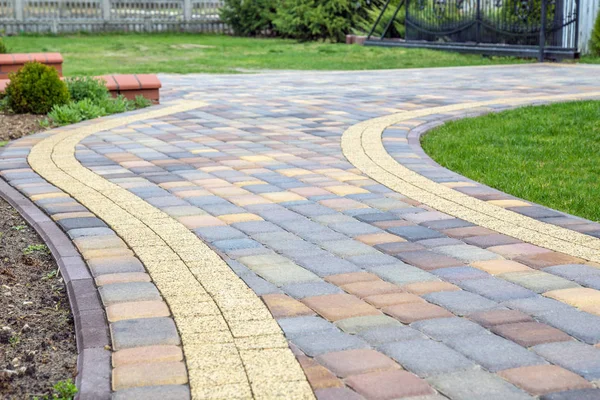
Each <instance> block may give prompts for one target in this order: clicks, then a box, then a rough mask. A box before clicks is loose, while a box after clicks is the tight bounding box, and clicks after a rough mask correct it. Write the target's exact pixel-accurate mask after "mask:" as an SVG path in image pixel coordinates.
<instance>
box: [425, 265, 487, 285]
mask: <svg viewBox="0 0 600 400" xmlns="http://www.w3.org/2000/svg"><path fill="white" fill-rule="evenodd" d="M431 273H432V274H435V275H437V276H439V277H440V278H442V279H444V280H446V281H449V282H452V283H458V282H461V281H464V280H467V279H482V278H489V277H490V276H491V275H490V274H488V273H487V272H484V271H481V270H479V269H477V268H473V267H448V268H438V269H436V270H433V271H431Z"/></svg>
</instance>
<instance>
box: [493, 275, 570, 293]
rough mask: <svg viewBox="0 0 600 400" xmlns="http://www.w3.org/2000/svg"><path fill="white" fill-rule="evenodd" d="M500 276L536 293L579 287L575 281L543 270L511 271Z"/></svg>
mask: <svg viewBox="0 0 600 400" xmlns="http://www.w3.org/2000/svg"><path fill="white" fill-rule="evenodd" d="M499 277H500V278H502V279H505V280H507V281H509V282H512V283H515V284H517V285H520V286H523V287H525V288H527V289H529V290H532V291H534V292H536V293H544V292H548V291H550V290H560V289H568V288H574V287H579V285H578V284H577V283H575V282H571V281H570V280H567V279H564V278H561V277H558V276H555V275H552V274H549V273H544V272H541V271H535V272H510V273H506V274H502V275H500V276H499Z"/></svg>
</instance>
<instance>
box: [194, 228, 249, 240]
mask: <svg viewBox="0 0 600 400" xmlns="http://www.w3.org/2000/svg"><path fill="white" fill-rule="evenodd" d="M194 233H196V235H198V236H199V237H200V238H201V239H204V240H205V241H207V242H214V241H217V240H225V239H229V240H231V239H243V238H245V237H246V235H244V233H242V232H240V231H238V230H237V229H234V228H232V227H230V226H211V227H208V228H197V229H194Z"/></svg>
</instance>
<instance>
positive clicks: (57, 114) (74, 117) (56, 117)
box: [48, 103, 82, 126]
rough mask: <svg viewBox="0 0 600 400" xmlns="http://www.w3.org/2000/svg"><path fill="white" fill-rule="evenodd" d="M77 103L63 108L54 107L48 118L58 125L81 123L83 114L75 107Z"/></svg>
mask: <svg viewBox="0 0 600 400" xmlns="http://www.w3.org/2000/svg"><path fill="white" fill-rule="evenodd" d="M73 104H75V103H69V104H64V105H62V106H54V107H53V108H52V111H50V112H49V113H48V118H50V120H52V123H53V124H56V125H61V126H62V125H69V124H75V123H77V122H81V121H82V118H81V114H80V113H79V110H78V109H77V108H75V107H73Z"/></svg>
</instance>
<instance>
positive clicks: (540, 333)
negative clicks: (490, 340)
mask: <svg viewBox="0 0 600 400" xmlns="http://www.w3.org/2000/svg"><path fill="white" fill-rule="evenodd" d="M491 329H492V331H493V332H494V333H495V334H497V335H500V336H502V337H504V338H506V339H509V340H512V341H513V342H515V343H518V344H520V345H521V346H524V347H531V346H535V345H538V344H542V343H551V342H564V341H567V340H571V337H570V336H569V335H567V334H566V333H564V332H563V331H561V330H558V329H556V328H553V327H551V326H548V325H546V324H542V323H540V322H517V323H515V324H506V325H496V326H494V327H492V328H491Z"/></svg>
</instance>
